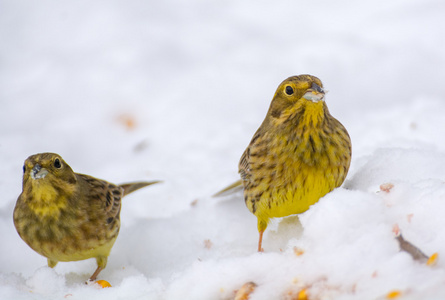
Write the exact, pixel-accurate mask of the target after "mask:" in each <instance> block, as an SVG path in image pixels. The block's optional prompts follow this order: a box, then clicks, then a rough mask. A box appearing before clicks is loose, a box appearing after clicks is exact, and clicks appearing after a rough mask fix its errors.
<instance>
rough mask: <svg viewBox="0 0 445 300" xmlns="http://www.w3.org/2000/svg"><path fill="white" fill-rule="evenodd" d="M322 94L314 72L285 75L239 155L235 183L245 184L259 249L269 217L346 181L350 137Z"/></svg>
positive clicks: (300, 208) (305, 205)
mask: <svg viewBox="0 0 445 300" xmlns="http://www.w3.org/2000/svg"><path fill="white" fill-rule="evenodd" d="M324 98H325V92H324V90H323V85H322V83H321V81H320V79H318V78H317V77H314V76H311V75H299V76H293V77H289V78H288V79H286V80H284V81H283V82H282V83H281V84H280V86H279V87H278V89H277V90H276V92H275V95H274V97H273V99H272V103H271V105H270V108H269V111H268V112H267V115H266V118H265V119H264V121H263V123H262V124H261V126H260V127H259V129H258V130H257V132H256V133H255V135H254V136H253V138H252V140H251V142H250V144H249V146H248V147H247V149H246V150H245V151H244V153H243V155H242V157H241V160H240V162H239V173H240V175H241V182H239V185H241V184H242V185H243V187H244V199H245V202H246V205H247V207H248V208H249V210H250V211H251V212H252V213H253V214H254V215H255V216H256V217H257V219H258V231H259V234H260V235H259V241H258V251H262V238H263V233H264V231H265V230H266V228H267V225H268V222H269V219H270V218H278V217H285V216H289V215H293V214H300V213H302V212H304V211H306V210H308V209H309V207H310V206H311V205H312V204H314V203H316V202H317V201H318V200H319V199H320V198H321V197H323V196H324V195H326V194H327V193H329V192H330V191H332V190H333V189H334V188H336V187H339V186H340V185H341V184H342V183H343V181H344V180H345V177H346V175H347V173H348V169H349V165H350V162H351V140H350V138H349V134H348V132H347V131H346V129H345V127H343V125H342V124H341V123H340V122H339V121H337V119H335V118H334V117H333V116H331V114H330V113H329V110H328V107H327V106H326V102H325V101H324V100H325V99H324ZM236 186H237V183H235V184H233V185H231V186H230V187H229V188H228V189H233V188H235V187H236ZM226 190H227V189H225V190H224V191H226ZM224 191H223V192H224Z"/></svg>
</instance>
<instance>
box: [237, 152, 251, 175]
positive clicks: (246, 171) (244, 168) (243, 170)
mask: <svg viewBox="0 0 445 300" xmlns="http://www.w3.org/2000/svg"><path fill="white" fill-rule="evenodd" d="M249 153H250V148H249V147H248V148H247V149H246V150H245V151H244V153H243V155H242V156H241V159H240V161H239V165H238V172H239V174H240V176H241V179H242V180H243V181H248V180H249V178H250V164H249Z"/></svg>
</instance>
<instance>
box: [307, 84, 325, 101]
mask: <svg viewBox="0 0 445 300" xmlns="http://www.w3.org/2000/svg"><path fill="white" fill-rule="evenodd" d="M324 94H325V91H324V90H323V89H322V88H321V87H320V86H319V85H318V84H316V83H312V86H311V88H310V89H308V90H307V91H306V93H305V94H304V96H303V98H304V99H307V100H310V101H312V102H315V103H317V102H318V101H320V100H323V99H324Z"/></svg>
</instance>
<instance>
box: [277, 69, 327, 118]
mask: <svg viewBox="0 0 445 300" xmlns="http://www.w3.org/2000/svg"><path fill="white" fill-rule="evenodd" d="M324 96H325V91H324V89H323V84H322V83H321V81H320V79H318V78H317V77H315V76H312V75H299V76H292V77H289V78H287V79H286V80H284V81H283V82H282V83H281V84H280V85H279V86H278V88H277V90H276V92H275V95H274V98H273V99H272V103H271V106H270V108H269V113H268V114H269V115H270V116H271V117H272V118H274V119H276V120H278V121H280V122H281V121H282V122H284V121H285V120H288V119H289V118H290V117H292V116H294V115H295V114H302V113H304V112H310V113H311V114H314V115H315V114H320V115H322V114H323V112H324V109H326V106H325V104H324Z"/></svg>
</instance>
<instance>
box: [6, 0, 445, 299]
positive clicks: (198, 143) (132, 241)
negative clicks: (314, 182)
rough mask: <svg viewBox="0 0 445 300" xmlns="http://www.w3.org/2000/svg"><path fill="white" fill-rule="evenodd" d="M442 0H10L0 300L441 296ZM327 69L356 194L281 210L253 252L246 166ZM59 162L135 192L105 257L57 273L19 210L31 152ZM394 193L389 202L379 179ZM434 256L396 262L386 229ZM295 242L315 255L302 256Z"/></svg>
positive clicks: (347, 191)
mask: <svg viewBox="0 0 445 300" xmlns="http://www.w3.org/2000/svg"><path fill="white" fill-rule="evenodd" d="M444 15H445V2H443V1H441V0H403V1H402V0H395V1H387V0H363V1H352V0H339V1H329V0H314V1H283V0H275V1H253V0H250V1H235V0H227V1H202V0H190V1H177V0H167V1H142V0H134V1H108V0H100V1H86V0H80V1H48V0H42V1H25V0H9V1H8V0H1V1H0V45H1V46H0V61H1V67H0V103H1V110H0V153H1V155H0V165H1V175H0V190H1V192H2V201H1V202H0V236H1V243H0V267H1V268H0V299H64V298H66V299H107V300H108V299H233V297H234V293H235V291H236V290H238V289H240V287H241V286H242V285H243V284H244V283H246V282H249V281H253V282H255V283H256V284H257V285H258V287H257V288H256V289H255V291H254V292H253V293H252V294H251V295H250V299H252V300H258V299H292V298H293V299H295V297H296V295H297V293H298V292H299V291H300V290H301V289H303V288H305V289H306V291H307V294H308V297H309V300H312V299H385V298H387V296H388V293H390V292H391V291H400V292H401V296H400V299H444V298H445V260H444V259H441V258H443V257H445V234H444V233H443V232H442V231H441V230H442V229H443V228H445V218H444V212H445V184H444V183H445V182H444V179H445V118H444V113H445V84H444V81H445V32H444V31H445V18H444ZM304 73H309V74H313V75H316V76H318V77H319V78H321V80H322V81H323V83H324V85H325V88H326V89H327V90H329V91H330V92H329V94H328V95H327V99H326V100H327V104H328V106H329V109H330V111H331V113H332V114H333V115H334V116H335V117H336V118H338V119H339V120H340V121H341V122H342V123H343V124H344V125H345V127H346V128H347V129H348V131H349V133H350V135H351V138H352V142H353V160H352V164H351V168H350V171H349V174H348V177H347V180H346V182H345V184H344V185H343V187H341V188H339V189H337V190H335V191H333V192H332V193H330V194H328V195H327V196H325V197H324V198H323V199H321V200H320V201H319V202H318V203H317V204H316V205H314V206H313V207H311V208H310V209H309V211H307V212H305V213H304V214H302V215H300V218H299V221H298V218H297V217H295V216H291V217H288V218H284V219H276V220H274V222H273V223H272V224H271V225H270V226H269V228H268V229H267V231H266V234H265V240H264V244H263V246H264V248H265V253H257V252H256V247H257V238H258V233H257V229H256V218H255V217H254V216H253V215H252V214H251V213H250V212H249V211H248V210H247V208H246V207H245V205H244V201H243V199H242V195H241V194H240V193H238V194H235V195H232V196H229V197H225V198H212V197H211V195H212V194H213V193H215V192H217V191H218V190H220V189H221V188H223V187H225V186H226V185H228V184H230V183H231V182H233V181H234V180H236V179H238V174H237V164H238V160H239V157H240V156H241V154H242V152H243V151H244V149H245V147H246V146H247V144H248V142H249V141H250V139H251V137H252V135H253V133H254V132H255V130H256V129H257V127H258V126H259V124H260V123H261V121H262V119H263V118H264V116H265V113H266V111H267V109H268V106H269V103H270V100H271V98H272V96H273V94H274V92H275V89H276V87H277V86H278V84H279V83H280V82H281V81H282V80H284V79H285V78H287V77H289V76H291V75H298V74H304ZM39 152H56V153H59V154H60V155H62V157H63V158H64V159H65V160H66V161H67V162H68V163H69V164H70V165H71V167H72V168H73V169H74V170H75V171H77V172H80V173H85V174H90V175H94V176H96V177H98V178H103V179H106V180H108V181H111V182H115V183H121V182H128V181H132V180H155V179H159V180H163V183H162V184H159V185H156V186H151V187H149V188H146V189H143V190H141V191H138V192H137V193H134V194H133V195H131V196H129V197H128V198H126V199H125V201H124V204H123V210H122V215H121V216H122V228H121V232H120V236H119V238H118V240H117V242H116V244H115V246H114V248H113V251H112V252H111V255H110V257H109V263H108V266H107V268H106V269H105V270H104V271H103V272H102V273H101V274H100V276H99V277H100V279H106V280H107V281H109V282H110V283H111V284H112V286H113V287H112V288H108V289H96V288H94V287H92V286H86V285H84V284H83V282H84V281H85V280H86V279H87V278H88V277H89V276H90V275H91V273H92V272H93V271H94V269H95V267H96V266H95V261H94V259H90V260H86V261H82V262H70V263H59V265H58V266H57V267H56V268H55V269H50V268H48V267H46V259H45V258H43V257H41V256H40V255H38V254H37V253H35V252H34V251H32V250H31V249H30V248H29V247H28V246H27V245H26V244H25V243H24V242H23V241H22V240H21V239H20V237H19V236H18V234H17V233H16V231H15V228H14V226H13V222H12V211H13V208H14V205H15V201H16V199H17V196H18V195H19V194H20V192H21V177H22V164H23V161H24V160H25V159H26V158H27V157H28V156H29V155H32V154H34V153H39ZM384 183H392V184H394V187H393V189H392V190H391V191H390V192H389V193H386V192H379V190H380V188H379V187H380V185H381V184H384ZM395 224H398V225H399V227H400V229H401V231H402V233H403V235H404V237H405V238H406V239H407V240H409V241H410V242H412V243H414V244H415V245H417V246H418V247H420V249H421V250H422V251H423V252H425V253H426V254H427V255H431V254H433V253H435V252H437V253H438V254H439V261H438V263H437V265H436V266H433V267H431V266H426V265H425V264H422V263H419V262H417V261H414V260H413V259H412V258H411V257H410V256H409V255H408V254H407V253H405V252H400V251H399V247H398V244H397V242H396V240H395V239H394V234H393V232H392V228H393V226H394V225H395ZM294 247H296V248H297V249H300V250H302V251H304V252H303V254H302V255H300V256H297V255H296V254H295V252H294Z"/></svg>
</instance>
